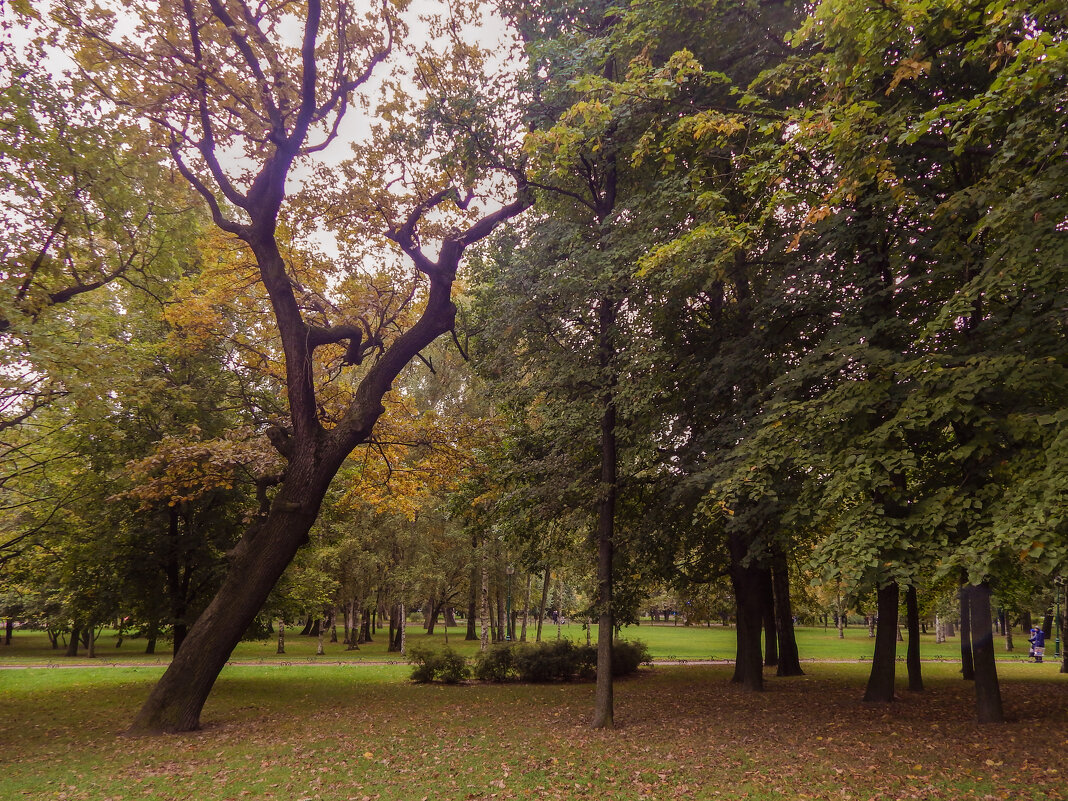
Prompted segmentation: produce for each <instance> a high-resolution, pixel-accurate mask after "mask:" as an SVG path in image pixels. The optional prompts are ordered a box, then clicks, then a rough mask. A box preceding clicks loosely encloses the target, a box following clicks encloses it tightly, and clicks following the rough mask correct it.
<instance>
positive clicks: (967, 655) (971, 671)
mask: <svg viewBox="0 0 1068 801" xmlns="http://www.w3.org/2000/svg"><path fill="white" fill-rule="evenodd" d="M971 593H972V586H971V585H970V584H968V583H967V578H965V577H964V576H962V577H961V585H960V673H961V678H963V679H964V680H965V681H972V680H974V679H975V662H974V660H973V655H972V624H971V615H972V612H971V601H970V598H971Z"/></svg>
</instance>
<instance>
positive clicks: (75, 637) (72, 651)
mask: <svg viewBox="0 0 1068 801" xmlns="http://www.w3.org/2000/svg"><path fill="white" fill-rule="evenodd" d="M81 637H82V624H81V623H79V622H77V621H75V622H74V624H73V625H72V626H71V627H70V641H69V642H68V643H67V653H66V656H77V655H78V645H79V643H80V642H81Z"/></svg>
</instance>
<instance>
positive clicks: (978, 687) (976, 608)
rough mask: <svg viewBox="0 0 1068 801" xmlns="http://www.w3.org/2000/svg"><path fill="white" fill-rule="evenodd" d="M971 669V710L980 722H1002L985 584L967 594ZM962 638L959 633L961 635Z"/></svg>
mask: <svg viewBox="0 0 1068 801" xmlns="http://www.w3.org/2000/svg"><path fill="white" fill-rule="evenodd" d="M967 596H968V599H969V604H968V606H969V607H970V610H969V611H970V618H971V639H972V653H973V656H974V666H975V710H976V715H977V717H978V720H979V722H980V723H1003V722H1004V721H1005V713H1004V711H1003V709H1002V705H1001V687H1000V685H999V684H998V670H997V665H996V664H995V662H994V632H993V623H992V621H991V619H990V585H988V584H987V583H986V582H985V581H984V582H983V583H982V584H979V585H978V586H974V587H971V590H970V592H968V594H967ZM961 636H962V637H963V632H962V633H961Z"/></svg>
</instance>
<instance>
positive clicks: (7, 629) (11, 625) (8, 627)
mask: <svg viewBox="0 0 1068 801" xmlns="http://www.w3.org/2000/svg"><path fill="white" fill-rule="evenodd" d="M14 631H15V619H14V618H10V617H9V618H8V619H7V621H6V622H5V623H4V645H11V635H12V633H14Z"/></svg>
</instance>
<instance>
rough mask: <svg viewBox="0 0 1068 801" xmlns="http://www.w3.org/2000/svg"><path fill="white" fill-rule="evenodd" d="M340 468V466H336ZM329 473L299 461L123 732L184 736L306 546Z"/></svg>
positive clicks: (331, 469)
mask: <svg viewBox="0 0 1068 801" xmlns="http://www.w3.org/2000/svg"><path fill="white" fill-rule="evenodd" d="M338 463H340V460H338ZM336 469H337V466H336V465H327V466H324V465H323V464H322V462H321V460H320V459H316V458H314V457H310V456H306V457H304V458H298V459H293V460H291V463H290V467H289V475H288V477H287V479H286V481H285V483H284V484H283V485H282V488H281V490H280V491H279V493H278V495H277V497H276V498H275V501H274V504H273V505H272V508H271V511H270V512H269V513H268V515H267V516H266V518H265V519H263V520H262V521H257V522H256V523H253V525H252V526H250V528H249V530H248V531H247V532H246V534H245V536H244V537H243V538H242V539H241V541H240V542H239V543H238V545H237V546H236V547H235V548H234V549H233V551H231V552H230V554H229V557H230V569H229V570H228V571H227V574H226V577H225V578H224V579H223V583H222V586H221V587H220V588H219V591H218V592H217V593H216V594H215V597H214V598H213V599H212V600H211V602H210V603H209V604H208V606H207V608H206V609H205V610H204V612H203V613H202V614H201V615H200V617H199V618H198V619H197V621H196V623H194V624H193V626H192V628H190V630H189V634H188V635H187V636H186V639H185V642H184V643H183V644H182V648H181V650H180V651H179V652H178V653H177V654H175V655H174V658H173V659H172V660H171V664H170V666H169V667H168V668H167V671H166V672H165V673H164V674H163V677H162V678H161V679H160V680H159V683H158V684H156V686H155V687H154V688H153V690H152V692H151V693H150V694H149V696H148V699H147V700H146V701H145V703H144V705H143V706H142V707H141V709H140V711H139V712H138V713H137V716H136V717H135V718H134V721H133V725H132V726H131V727H130V732H131V733H133V734H147V733H156V732H165V731H170V732H176V731H191V730H194V729H196V728H198V727H199V725H200V711H201V709H203V707H204V702H205V701H206V700H207V698H208V693H210V692H211V688H212V685H214V683H215V679H216V678H218V675H219V672H220V671H221V670H222V669H223V667H224V666H225V665H226V661H227V660H228V659H229V658H230V654H231V653H232V652H233V650H234V647H235V646H236V645H237V644H238V642H240V640H241V637H242V635H243V634H244V633H245V631H246V630H247V629H248V627H249V625H250V624H251V623H252V621H253V620H254V619H255V617H256V615H257V614H258V613H259V611H260V609H261V608H262V607H263V603H264V601H266V600H267V596H268V595H269V594H270V592H271V589H272V588H273V587H274V585H275V582H276V581H278V578H279V576H281V575H282V573H283V571H284V570H285V569H286V567H287V566H288V565H289V563H290V562H291V561H292V560H293V556H294V555H295V554H296V552H297V549H298V548H299V547H300V546H301V545H303V544H304V543H305V542H306V541H307V538H308V531H309V530H310V529H311V527H312V524H313V523H314V522H315V518H316V515H317V514H318V512H319V505H320V503H321V502H322V499H323V495H324V494H325V493H326V488H327V485H328V484H329V481H330V478H331V477H332V476H333V474H334V472H335V471H336Z"/></svg>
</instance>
